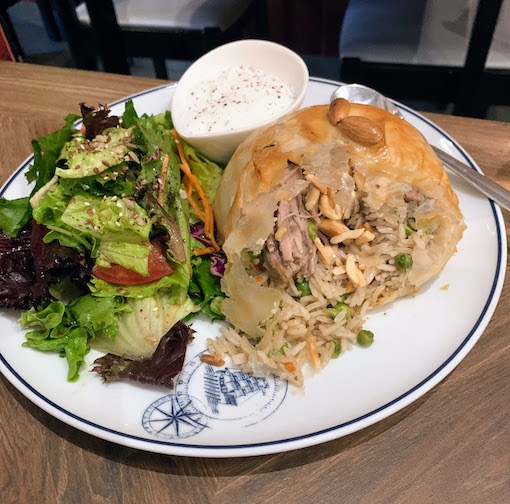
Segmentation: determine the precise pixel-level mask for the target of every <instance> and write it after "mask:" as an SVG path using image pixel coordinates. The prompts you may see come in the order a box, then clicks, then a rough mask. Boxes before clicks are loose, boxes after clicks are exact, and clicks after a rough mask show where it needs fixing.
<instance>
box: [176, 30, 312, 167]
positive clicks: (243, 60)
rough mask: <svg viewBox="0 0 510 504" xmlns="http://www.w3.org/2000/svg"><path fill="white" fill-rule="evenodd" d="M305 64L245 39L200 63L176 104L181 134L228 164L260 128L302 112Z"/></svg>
mask: <svg viewBox="0 0 510 504" xmlns="http://www.w3.org/2000/svg"><path fill="white" fill-rule="evenodd" d="M308 77H309V75H308V69H307V67H306V64H305V63H304V61H303V60H302V59H301V58H300V57H299V56H298V55H297V54H296V53H294V52H293V51H291V50H290V49H288V48H286V47H284V46H281V45H279V44H275V43H274V42H268V41H265V40H240V41H238V42H231V43H229V44H225V45H223V46H220V47H218V48H216V49H214V50H212V51H211V52H209V53H207V54H205V55H204V56H202V57H201V58H200V59H198V60H197V61H196V62H195V63H193V65H191V66H190V67H189V69H188V70H187V71H186V72H185V74H184V75H183V76H182V78H181V80H180V81H179V84H178V85H177V89H176V91H175V94H174V98H173V101H172V119H173V122H174V126H175V129H176V130H177V132H178V133H179V135H180V136H181V137H182V138H183V139H184V140H186V141H187V142H189V143H190V144H192V145H193V146H194V147H195V148H196V149H197V150H199V151H200V152H201V153H202V154H204V155H205V156H207V157H209V158H210V159H212V160H214V161H217V162H220V163H225V162H227V161H228V159H229V158H230V156H231V155H232V154H233V152H234V151H235V149H236V148H237V146H238V145H239V144H240V143H241V142H242V141H243V140H244V139H245V138H247V137H248V136H249V135H250V134H251V133H252V132H253V131H255V130H256V129H258V128H260V127H262V126H265V125H267V124H270V123H271V122H273V121H275V120H277V119H279V118H280V117H282V116H283V115H286V114H288V113H290V112H293V111H295V110H297V109H298V108H299V107H300V106H301V103H302V102H303V99H304V96H305V92H306V88H307V85H308Z"/></svg>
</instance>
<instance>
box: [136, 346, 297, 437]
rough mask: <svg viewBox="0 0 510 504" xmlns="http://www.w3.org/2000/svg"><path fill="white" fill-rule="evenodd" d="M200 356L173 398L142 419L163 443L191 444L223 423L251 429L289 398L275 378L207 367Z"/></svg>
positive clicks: (154, 406)
mask: <svg viewBox="0 0 510 504" xmlns="http://www.w3.org/2000/svg"><path fill="white" fill-rule="evenodd" d="M201 355H202V354H198V355H196V356H195V357H194V358H193V359H192V360H191V361H189V362H188V363H187V364H186V365H185V366H184V368H183V370H182V371H181V374H180V375H179V377H178V380H177V382H176V384H175V391H174V393H173V394H170V395H167V396H164V397H161V398H160V399H158V400H157V401H155V402H154V403H152V404H151V405H150V406H149V407H148V408H147V410H146V411H145V413H144V415H143V418H142V424H143V426H144V428H145V430H146V431H147V432H149V433H150V434H152V435H154V436H157V437H163V438H186V437H190V436H194V435H196V434H198V433H200V432H201V431H202V430H203V429H205V428H210V429H213V428H214V425H215V423H216V422H219V421H228V422H233V423H234V424H236V425H238V426H241V427H248V426H250V425H254V424H257V423H259V422H262V421H263V420H264V419H266V418H267V417H268V416H270V415H271V414H273V413H274V412H275V411H276V410H277V409H278V408H279V407H280V405H281V404H282V402H283V400H284V399H285V396H286V395H287V386H288V384H287V382H286V381H282V380H280V379H279V378H277V377H276V376H273V375H269V376H263V377H259V376H255V375H253V374H251V373H244V372H242V371H240V370H239V369H236V368H233V367H229V366H222V367H213V366H211V365H210V364H205V363H203V362H202V361H201V360H200V356H201Z"/></svg>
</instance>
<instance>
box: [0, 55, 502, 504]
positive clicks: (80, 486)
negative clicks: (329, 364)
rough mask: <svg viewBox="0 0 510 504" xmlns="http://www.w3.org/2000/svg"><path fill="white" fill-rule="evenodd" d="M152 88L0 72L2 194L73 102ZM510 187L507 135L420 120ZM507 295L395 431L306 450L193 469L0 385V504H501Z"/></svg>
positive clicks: (37, 71)
mask: <svg viewBox="0 0 510 504" xmlns="http://www.w3.org/2000/svg"><path fill="white" fill-rule="evenodd" d="M160 83H161V81H156V80H152V79H142V78H136V77H128V76H118V75H108V74H97V73H91V72H84V71H76V70H67V69H58V68H52V67H39V66H34V65H27V64H21V63H8V62H0V131H1V137H0V138H1V139H0V142H1V143H0V181H1V182H3V181H5V179H6V178H7V176H8V175H9V174H10V173H11V172H12V171H13V170H14V169H15V168H16V167H17V166H18V165H19V164H20V163H21V162H22V161H23V160H24V159H25V158H26V157H27V156H28V155H29V154H30V141H31V139H32V138H34V137H39V136H41V135H45V134H47V133H48V132H50V131H52V130H55V129H57V128H58V127H60V125H61V124H62V118H63V117H64V115H65V114H66V113H68V112H76V113H77V112H78V102H80V101H86V102H87V103H89V104H93V103H97V102H102V103H104V102H111V101H113V100H116V99H118V98H121V97H123V96H126V95H128V94H130V93H133V92H136V91H140V90H142V89H145V88H149V87H153V86H155V85H158V84H160ZM427 115H428V116H429V117H430V118H431V119H432V120H434V121H435V122H436V123H437V124H438V125H439V126H441V127H443V128H444V129H445V130H446V131H447V132H448V133H450V134H451V135H452V136H453V137H455V138H456V139H457V140H458V141H459V142H460V143H461V144H462V145H463V146H464V147H465V148H466V149H467V150H468V151H469V153H470V154H471V155H472V156H473V157H474V159H475V160H476V161H477V162H478V163H479V165H480V166H481V168H482V169H483V170H484V171H485V172H486V173H487V174H488V175H489V176H491V177H492V178H494V179H495V180H496V181H499V182H501V183H503V184H505V185H506V186H507V187H510V124H504V123H497V122H488V121H482V120H477V119H464V118H459V117H450V116H442V115H436V114H427ZM507 280H508V279H507ZM509 324H510V287H509V284H508V281H507V282H506V287H505V288H504V290H503V294H502V296H501V300H500V302H499V305H498V308H497V309H496V312H495V314H494V316H493V318H492V320H491V322H490V323H489V326H488V327H487V329H486V331H485V333H484V334H483V336H482V337H481V339H480V341H479V342H478V343H477V344H476V346H475V348H474V349H473V350H472V351H471V352H470V354H469V355H468V356H467V357H466V358H465V359H464V360H463V361H462V363H461V364H460V365H459V366H458V367H457V369H456V370H455V371H454V372H453V373H452V374H451V375H450V376H449V377H448V378H447V379H445V380H444V381H443V382H442V383H440V384H439V385H438V386H436V387H435V388H434V389H433V390H432V391H431V392H429V393H428V394H426V395H425V396H424V397H422V398H421V399H419V400H418V401H416V402H415V403H413V404H412V405H411V406H409V407H407V408H405V409H404V410H402V411H400V412H399V413H397V414H395V415H393V416H392V417H390V418H388V419H386V420H384V421H382V422H380V423H378V424H376V425H374V426H372V427H369V428H367V429H364V430H362V431H360V432H358V433H355V434H352V435H349V436H346V437H343V438H341V439H338V440H336V441H331V442H328V443H325V444H322V445H319V446H315V447H312V448H306V449H302V450H297V451H293V452H288V453H282V454H279V455H268V456H260V457H252V458H240V459H194V458H185V457H172V456H163V455H156V454H151V453H145V452H142V451H137V450H134V449H130V448H124V447H122V446H118V445H115V444H112V443H110V442H107V441H103V440H100V439H96V438H94V437H92V436H90V435H88V434H85V433H82V432H80V431H78V430H75V429H74V428H72V427H69V426H67V425H66V424H64V423H62V422H60V421H59V420H56V419H54V418H53V417H52V416H50V415H48V414H46V413H45V412H43V411H42V410H40V409H39V408H38V407H36V406H34V405H33V404H32V403H31V402H30V401H28V400H27V399H26V398H25V397H24V396H23V395H22V394H20V393H19V392H18V391H17V390H16V389H15V388H14V387H13V386H11V385H10V384H9V382H7V380H5V379H3V378H2V384H3V385H2V386H1V387H0V425H1V430H0V443H1V446H0V453H1V455H0V502H2V503H30V504H32V503H34V504H36V503H37V504H48V503H68V502H69V503H73V504H77V503H86V504H89V503H98V504H99V503H100V504H102V503H128V502H133V503H135V502H136V503H139V504H141V503H161V504H163V503H167V502H170V503H174V502H175V503H180V504H181V503H188V502H189V503H207V502H214V503H222V504H226V503H236V504H239V503H245V502H246V503H248V502H249V503H266V502H276V503H278V504H283V503H289V504H294V503H296V504H299V503H303V504H305V503H306V504H308V503H311V502H314V503H315V502H317V503H340V502H341V503H343V504H349V503H365V504H375V503H384V504H386V503H392V504H393V503H406V504H407V503H412V504H419V503H427V504H429V503H438V504H439V503H454V504H456V503H462V504H468V503H473V504H474V503H476V504H482V503H485V504H497V503H501V504H503V503H508V502H510V330H509ZM0 337H1V335H0Z"/></svg>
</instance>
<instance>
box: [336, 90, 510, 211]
mask: <svg viewBox="0 0 510 504" xmlns="http://www.w3.org/2000/svg"><path fill="white" fill-rule="evenodd" d="M336 98H345V99H346V100H348V101H350V102H353V103H365V104H368V105H374V106H376V107H379V108H382V109H384V110H387V111H388V112H391V113H392V114H395V115H396V116H397V117H401V118H402V119H403V118H404V117H403V116H402V114H401V113H400V110H399V109H398V107H397V106H396V105H395V104H394V103H393V102H392V101H391V100H389V99H388V98H386V97H385V96H384V95H382V94H381V93H379V92H377V91H375V90H374V89H372V88H369V87H367V86H363V85H361V84H345V85H343V86H340V87H339V88H338V89H336V90H335V91H334V92H333V94H332V95H331V101H333V100H335V99H336ZM431 147H432V149H434V152H435V153H436V154H437V157H438V158H439V159H440V160H441V162H442V163H443V165H444V166H445V167H447V168H449V169H450V170H451V171H452V172H454V173H456V174H457V175H459V176H460V177H462V178H463V179H464V180H466V181H467V182H469V183H470V184H471V185H472V186H473V187H475V188H476V189H478V190H479V191H480V192H481V193H483V194H485V195H486V196H487V197H488V198H490V199H491V200H493V201H494V202H496V203H498V204H499V205H501V206H502V207H503V208H504V209H505V210H510V191H507V190H506V189H505V188H503V187H501V186H500V185H498V184H496V183H495V182H493V181H492V180H490V179H488V178H487V177H485V176H484V175H482V174H480V173H478V172H477V171H476V170H474V169H473V168H471V167H470V166H468V165H467V164H465V163H463V162H461V161H459V160H458V159H455V158H454V157H453V156H450V154H448V153H446V152H444V151H443V150H441V149H439V148H438V147H435V146H434V145H432V146H431Z"/></svg>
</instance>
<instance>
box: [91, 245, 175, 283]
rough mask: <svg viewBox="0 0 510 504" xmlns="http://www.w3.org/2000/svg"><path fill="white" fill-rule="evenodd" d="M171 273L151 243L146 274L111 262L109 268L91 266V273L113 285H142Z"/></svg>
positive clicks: (161, 255)
mask: <svg viewBox="0 0 510 504" xmlns="http://www.w3.org/2000/svg"><path fill="white" fill-rule="evenodd" d="M172 273H173V270H172V268H170V266H169V264H168V263H167V261H166V259H165V257H164V256H163V254H162V253H161V252H159V251H158V249H157V248H156V247H155V246H154V245H153V244H151V251H150V252H149V274H148V275H147V276H144V275H141V274H140V273H137V272H136V271H133V270H130V269H128V268H125V267H124V266H121V265H120V264H112V266H111V268H104V267H103V266H97V265H96V266H94V267H93V268H92V274H94V275H95V276H97V277H98V278H100V279H101V280H104V281H105V282H110V283H112V284H115V285H142V284H146V283H149V282H154V281H155V280H159V279H160V278H163V277H165V276H168V275H171V274H172Z"/></svg>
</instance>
